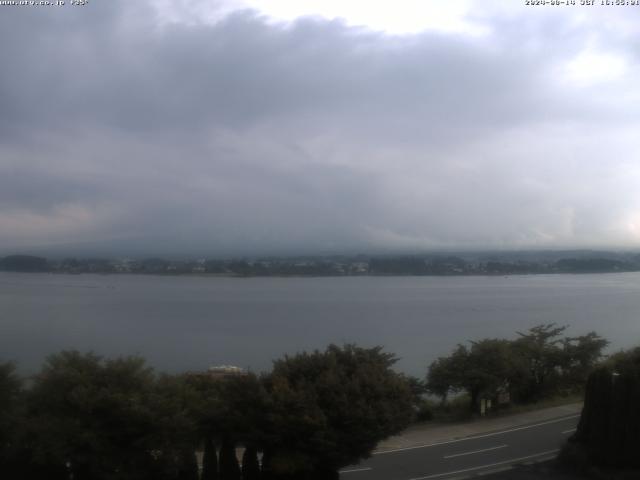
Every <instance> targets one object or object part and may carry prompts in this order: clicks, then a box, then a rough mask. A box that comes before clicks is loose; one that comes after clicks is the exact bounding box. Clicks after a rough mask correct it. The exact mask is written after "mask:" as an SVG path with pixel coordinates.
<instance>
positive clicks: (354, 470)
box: [338, 467, 371, 473]
mask: <svg viewBox="0 0 640 480" xmlns="http://www.w3.org/2000/svg"><path fill="white" fill-rule="evenodd" d="M369 470H371V467H366V468H354V469H352V470H340V471H339V472H338V473H354V472H367V471H369Z"/></svg>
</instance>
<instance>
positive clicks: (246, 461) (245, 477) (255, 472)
mask: <svg viewBox="0 0 640 480" xmlns="http://www.w3.org/2000/svg"><path fill="white" fill-rule="evenodd" d="M259 479H260V464H259V463H258V449H257V448H256V447H255V446H253V445H250V446H248V447H246V448H245V450H244V453H243V454H242V480H259Z"/></svg>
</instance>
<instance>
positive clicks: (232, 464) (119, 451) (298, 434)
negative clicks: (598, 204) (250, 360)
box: [0, 345, 413, 480]
mask: <svg viewBox="0 0 640 480" xmlns="http://www.w3.org/2000/svg"><path fill="white" fill-rule="evenodd" d="M394 362H395V358H394V356H393V355H391V354H388V353H385V352H383V351H382V350H381V349H380V348H373V349H363V348H358V347H356V346H353V345H346V346H344V347H337V346H333V345H332V346H329V347H328V348H327V349H326V350H325V351H323V352H318V351H316V352H314V353H310V354H309V353H301V354H298V355H294V356H286V357H284V358H282V359H280V360H277V361H276V362H275V363H274V367H273V370H272V371H271V372H270V373H268V374H265V375H262V376H256V375H253V374H250V373H249V374H243V375H232V376H228V377H224V378H215V377H213V376H211V375H209V374H208V373H206V372H205V373H200V374H182V375H165V374H157V373H155V372H154V371H153V370H152V369H151V368H149V367H148V366H147V365H146V363H145V361H144V360H143V359H141V358H138V357H130V358H116V359H104V358H101V357H98V356H95V355H93V354H81V353H78V352H74V351H65V352H62V353H59V354H56V355H53V356H51V357H49V359H48V360H47V361H46V363H45V364H44V366H43V367H42V369H41V371H40V372H39V373H38V374H37V375H35V376H34V377H33V378H30V379H28V381H27V382H25V381H24V380H23V379H20V378H19V377H18V376H17V375H16V373H15V369H14V366H13V365H11V364H6V363H5V364H2V365H0V469H1V470H2V471H1V472H0V477H1V478H7V479H21V480H31V479H34V480H35V479H44V478H46V479H48V480H58V479H60V480H63V479H64V480H68V479H70V478H73V479H74V480H88V479H90V480H102V479H104V480H107V479H109V480H110V479H120V480H147V479H148V480H152V479H153V480H196V479H198V478H201V479H202V480H212V479H220V480H239V479H240V478H243V479H244V480H249V479H256V478H263V479H276V478H277V479H283V478H292V479H293V478H295V479H325V478H337V477H338V473H337V471H338V469H339V468H341V467H342V466H345V465H348V464H351V463H354V462H357V461H358V460H360V459H361V458H363V457H366V456H367V455H368V454H369V453H370V452H371V450H372V449H373V448H374V447H375V445H376V444H377V443H378V442H379V441H380V440H382V439H383V438H385V437H388V436H390V435H392V434H395V433H398V432H399V431H401V430H402V429H404V428H405V427H406V426H408V425H409V423H410V422H411V420H412V416H413V408H412V399H413V397H412V394H411V391H410V389H409V386H408V383H407V382H406V380H405V379H404V378H403V377H402V376H401V375H399V374H397V373H395V372H394V371H393V370H391V366H392V365H393V363H394ZM240 447H242V449H244V453H243V458H242V462H241V464H242V465H240V462H239V461H238V458H237V453H239V452H240V451H241V450H236V449H238V448H240ZM196 451H203V455H204V458H203V459H202V466H203V469H202V472H201V474H200V473H199V471H198V470H199V469H198V463H197V461H196ZM259 453H260V454H261V462H259V460H258V454H259Z"/></svg>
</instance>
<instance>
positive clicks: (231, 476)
mask: <svg viewBox="0 0 640 480" xmlns="http://www.w3.org/2000/svg"><path fill="white" fill-rule="evenodd" d="M240 477H241V472H240V465H239V464H238V457H236V448H235V445H234V443H233V442H231V441H229V440H226V441H223V442H222V446H221V448H220V480H240Z"/></svg>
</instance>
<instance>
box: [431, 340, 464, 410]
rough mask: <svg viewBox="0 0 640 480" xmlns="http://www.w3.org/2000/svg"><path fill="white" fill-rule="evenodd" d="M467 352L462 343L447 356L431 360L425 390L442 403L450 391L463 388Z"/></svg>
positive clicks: (453, 391)
mask: <svg viewBox="0 0 640 480" xmlns="http://www.w3.org/2000/svg"><path fill="white" fill-rule="evenodd" d="M468 356H469V352H468V350H467V348H466V347H465V346H464V345H458V346H457V348H456V349H455V350H454V351H453V352H452V353H451V355H450V356H448V357H440V358H438V359H437V360H435V361H433V362H432V363H431V365H430V366H429V371H428V373H427V390H428V391H429V393H431V394H433V395H437V396H439V397H440V399H441V403H442V404H444V403H445V402H446V401H447V397H448V396H449V394H450V393H455V392H457V391H460V390H461V389H462V388H463V386H462V385H463V383H464V382H463V380H462V376H463V375H464V372H465V369H466V366H467V363H468Z"/></svg>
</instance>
